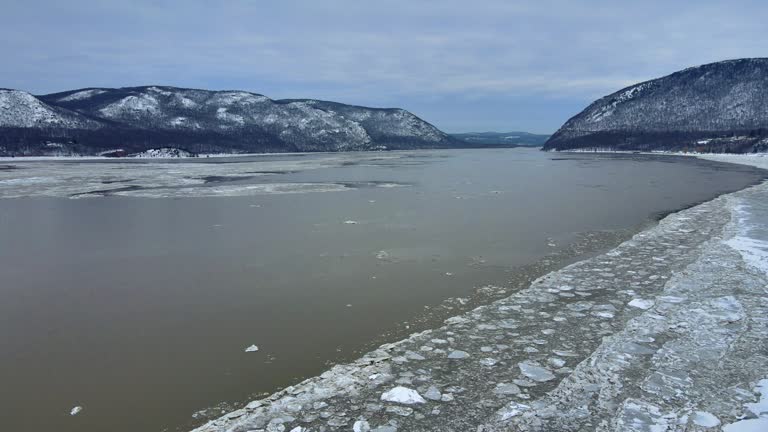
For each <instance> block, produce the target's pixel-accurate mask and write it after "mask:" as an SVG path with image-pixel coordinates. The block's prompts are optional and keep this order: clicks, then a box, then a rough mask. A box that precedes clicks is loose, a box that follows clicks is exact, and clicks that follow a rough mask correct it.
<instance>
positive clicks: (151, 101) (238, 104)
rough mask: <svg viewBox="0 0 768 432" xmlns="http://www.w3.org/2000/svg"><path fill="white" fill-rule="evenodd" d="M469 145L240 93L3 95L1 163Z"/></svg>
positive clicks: (365, 113)
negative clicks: (168, 152) (22, 158)
mask: <svg viewBox="0 0 768 432" xmlns="http://www.w3.org/2000/svg"><path fill="white" fill-rule="evenodd" d="M462 146H465V145H464V143H463V142H462V141H459V140H457V139H455V138H452V137H451V136H449V135H447V134H445V133H443V132H441V131H440V130H438V129H437V128H436V127H434V126H432V125H431V124H429V123H427V122H425V121H424V120H422V119H420V118H419V117H417V116H415V115H413V114H412V113H410V112H408V111H406V110H402V109H382V108H367V107H360V106H352V105H344V104H340V103H335V102H327V101H320V100H312V99H292V100H272V99H270V98H268V97H266V96H263V95H260V94H255V93H249V92H244V91H209V90H196V89H184V88H176V87H160V86H146V87H126V88H116V89H115V88H86V89H79V90H72V91H66V92H61V93H54V94H48V95H43V96H33V95H31V94H29V93H25V92H22V91H18V90H2V89H0V155H6V156H8V155H45V154H83V155H88V154H103V153H105V152H112V153H113V154H125V153H139V152H144V151H146V150H150V149H158V148H179V149H183V150H185V151H189V152H193V153H208V152H223V153H253V152H297V151H354V150H385V149H415V148H451V147H462Z"/></svg>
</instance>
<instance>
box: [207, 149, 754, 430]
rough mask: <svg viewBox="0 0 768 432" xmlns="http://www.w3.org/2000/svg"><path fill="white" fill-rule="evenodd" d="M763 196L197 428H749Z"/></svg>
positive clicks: (642, 238)
mask: <svg viewBox="0 0 768 432" xmlns="http://www.w3.org/2000/svg"><path fill="white" fill-rule="evenodd" d="M715 158H727V159H728V160H722V159H715ZM707 159H714V160H722V161H726V162H737V163H746V164H751V165H753V166H759V167H762V168H765V167H766V166H768V164H767V163H765V162H768V161H765V160H764V159H765V158H762V157H759V156H757V157H756V156H741V157H737V156H707ZM767 198H768V185H766V184H765V183H764V184H761V185H758V186H754V187H751V188H748V189H745V190H742V191H739V192H736V193H733V194H729V195H724V196H721V197H719V198H716V199H714V200H712V201H709V202H706V203H704V204H701V205H699V206H696V207H693V208H690V209H687V210H683V211H681V212H678V213H675V214H672V215H670V216H668V217H666V218H665V219H663V220H662V221H661V222H660V223H659V224H658V225H657V226H655V227H653V228H651V229H649V230H647V231H644V232H642V233H639V234H637V235H636V236H634V237H633V238H632V239H631V240H629V241H627V242H625V243H623V244H622V245H620V246H619V247H618V248H616V249H614V250H613V251H611V252H609V253H607V254H604V255H601V256H598V257H596V258H593V259H589V260H586V261H582V262H580V263H576V264H573V265H570V266H568V267H566V268H564V269H562V270H560V271H557V272H554V273H551V274H549V275H547V276H544V277H542V278H540V279H539V280H537V281H536V282H534V283H533V284H532V285H531V286H530V287H529V288H527V289H525V290H522V291H520V292H517V293H515V294H514V295H512V296H510V297H508V298H505V299H502V300H499V301H497V302H495V303H492V304H490V305H487V306H482V307H479V308H477V309H475V310H473V311H471V312H469V313H467V314H464V315H460V316H457V317H453V318H450V319H448V320H446V322H445V325H444V326H443V327H440V328H438V329H435V330H428V331H425V332H422V333H418V334H414V335H412V336H410V337H409V338H408V339H405V340H403V341H400V342H396V343H392V344H386V345H383V346H381V347H380V348H379V349H378V350H375V351H373V352H370V353H368V354H366V355H365V356H363V357H362V358H361V359H359V360H357V361H355V362H353V363H350V364H346V365H339V366H335V367H334V368H332V369H331V370H329V371H327V372H325V373H324V374H322V375H321V376H319V377H316V378H311V379H309V380H306V381H304V382H302V383H300V384H298V385H296V386H292V387H289V388H286V389H284V390H282V391H280V392H278V393H275V394H274V395H272V396H270V397H269V398H266V399H263V400H259V401H253V402H251V403H249V404H248V405H247V406H246V407H245V408H243V409H240V410H237V411H234V412H231V413H229V414H226V415H224V416H223V417H221V418H219V419H217V420H214V421H211V422H209V423H207V424H206V425H203V426H201V427H200V428H198V429H196V431H198V432H213V431H224V430H226V431H246V430H260V429H261V430H266V431H294V432H300V431H323V430H328V431H330V430H356V431H365V430H379V431H380V432H384V431H390V432H391V431H396V430H400V431H431V430H434V431H438V430H439V431H466V430H510V429H512V430H514V429H515V428H518V429H521V430H542V431H547V430H585V429H586V430H622V431H634V430H637V431H640V430H651V428H659V430H698V429H701V428H704V427H713V428H717V427H720V426H722V425H729V426H727V427H725V429H724V430H727V431H729V432H730V431H737V430H748V429H739V428H743V427H748V426H749V425H750V424H754V423H756V422H760V421H763V420H761V419H759V418H757V417H758V416H759V415H760V413H761V412H762V411H760V410H761V409H762V408H759V406H758V408H754V409H755V410H757V411H759V412H758V413H755V412H753V411H750V409H751V408H747V407H745V404H746V403H754V402H755V401H756V400H757V398H758V395H757V394H756V393H754V392H753V391H752V389H754V388H755V387H757V385H758V382H759V381H760V380H761V379H763V378H765V377H766V376H768V352H766V348H765V347H766V346H768V320H766V318H765V317H766V316H768V299H767V298H766V297H767V296H766V288H765V287H766V286H767V285H768V276H766V267H765V266H764V264H765V261H764V260H765V259H766V253H765V252H763V245H764V243H762V242H764V241H766V240H768V232H766V231H765V230H764V228H762V226H763V225H764V221H765V220H767V219H763V218H762V216H764V215H766V216H768V208H766V206H765V205H764V204H763V203H766V202H768V199H767ZM749 407H753V406H752V405H750V406H749ZM750 416H752V417H755V418H754V419H749V417H750ZM758 427H759V426H758ZM711 430H716V429H711Z"/></svg>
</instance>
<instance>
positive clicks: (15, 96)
mask: <svg viewBox="0 0 768 432" xmlns="http://www.w3.org/2000/svg"><path fill="white" fill-rule="evenodd" d="M75 116H76V114H74V113H72V114H71V115H69V116H68V115H64V114H62V113H61V112H60V111H57V110H56V109H54V108H53V107H51V106H49V105H47V104H45V103H43V102H42V101H40V100H39V99H37V98H36V97H34V96H32V95H31V94H29V93H27V92H23V91H18V90H0V127H2V126H5V127H27V128H31V127H61V128H83V127H90V128H93V127H97V126H98V124H97V123H96V122H93V121H90V120H86V119H83V120H80V119H78V118H77V117H75Z"/></svg>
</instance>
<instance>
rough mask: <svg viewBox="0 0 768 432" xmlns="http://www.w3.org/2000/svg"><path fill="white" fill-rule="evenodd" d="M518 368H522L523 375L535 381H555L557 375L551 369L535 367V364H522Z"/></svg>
mask: <svg viewBox="0 0 768 432" xmlns="http://www.w3.org/2000/svg"><path fill="white" fill-rule="evenodd" d="M517 366H518V367H519V368H520V372H522V373H523V375H525V376H527V377H528V378H530V379H532V380H534V381H538V382H544V381H549V380H553V379H555V375H554V374H552V372H550V370H549V369H547V368H544V367H541V366H538V365H535V364H533V363H530V362H522V363H519V364H518V365H517Z"/></svg>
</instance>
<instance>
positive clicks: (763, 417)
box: [723, 378, 768, 432]
mask: <svg viewBox="0 0 768 432" xmlns="http://www.w3.org/2000/svg"><path fill="white" fill-rule="evenodd" d="M755 393H757V394H758V397H757V402H751V403H747V404H744V407H745V408H746V409H747V411H749V412H750V413H751V414H752V415H754V416H757V418H751V419H746V420H739V421H737V422H734V423H731V424H728V425H725V426H723V432H765V431H768V378H766V379H762V380H760V381H759V382H758V383H757V386H756V387H755Z"/></svg>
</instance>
